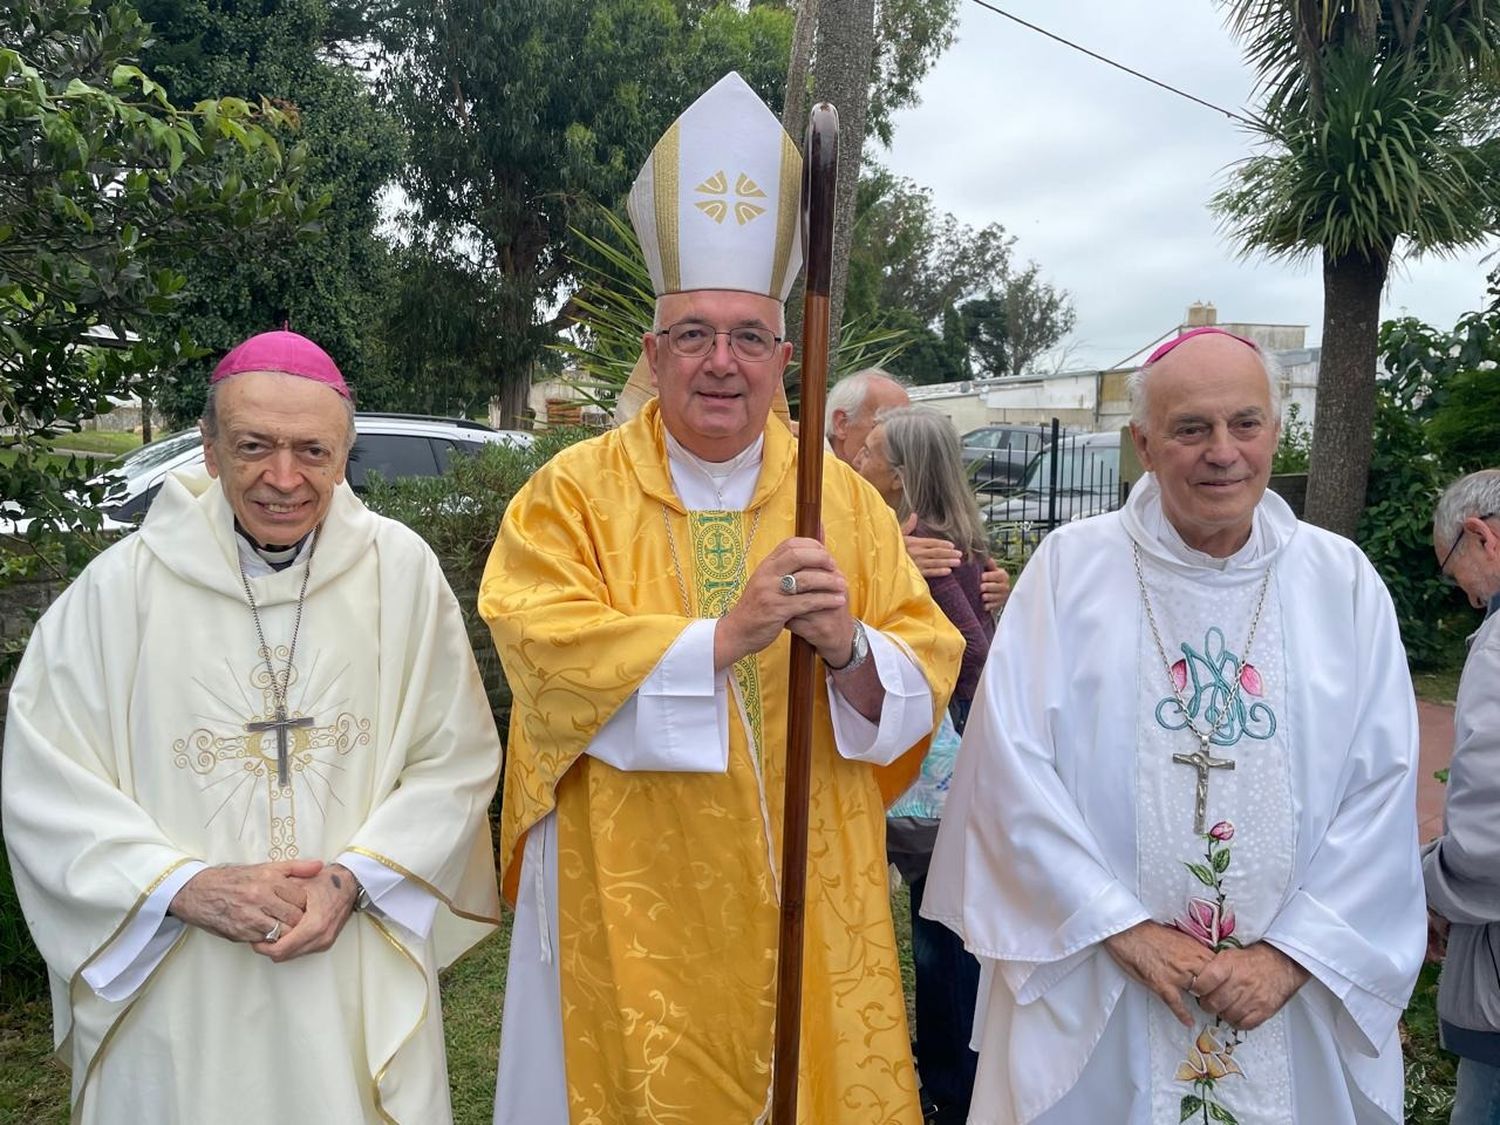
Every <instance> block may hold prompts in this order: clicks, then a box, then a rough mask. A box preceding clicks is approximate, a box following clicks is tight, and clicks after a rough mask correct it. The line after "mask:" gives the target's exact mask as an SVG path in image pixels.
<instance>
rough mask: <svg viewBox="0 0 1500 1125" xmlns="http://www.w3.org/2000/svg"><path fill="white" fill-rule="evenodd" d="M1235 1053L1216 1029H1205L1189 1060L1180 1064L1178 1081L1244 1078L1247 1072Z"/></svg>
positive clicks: (1200, 1033) (1195, 1042) (1200, 1034)
mask: <svg viewBox="0 0 1500 1125" xmlns="http://www.w3.org/2000/svg"><path fill="white" fill-rule="evenodd" d="M1233 1052H1234V1046H1233V1044H1224V1043H1220V1042H1219V1039H1218V1037H1217V1036H1216V1035H1215V1034H1214V1029H1213V1028H1211V1027H1205V1028H1204V1029H1203V1030H1202V1031H1200V1032H1199V1033H1198V1038H1197V1039H1196V1040H1195V1041H1194V1043H1193V1045H1192V1046H1191V1047H1189V1048H1188V1054H1187V1059H1186V1060H1184V1061H1183V1062H1181V1063H1178V1065H1177V1081H1179V1082H1202V1081H1203V1080H1204V1079H1209V1080H1211V1081H1215V1082H1216V1081H1218V1080H1219V1079H1220V1078H1223V1077H1225V1076H1226V1075H1230V1074H1238V1075H1240V1076H1241V1077H1243V1076H1244V1073H1245V1072H1244V1071H1243V1070H1241V1069H1240V1064H1239V1063H1237V1062H1235V1061H1234V1057H1233ZM1216 1116H1217V1115H1216ZM1219 1120H1223V1119H1222V1118H1220V1119H1219Z"/></svg>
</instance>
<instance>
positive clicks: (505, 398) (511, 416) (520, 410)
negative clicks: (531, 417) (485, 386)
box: [495, 366, 531, 430]
mask: <svg viewBox="0 0 1500 1125" xmlns="http://www.w3.org/2000/svg"><path fill="white" fill-rule="evenodd" d="M526 370H527V371H530V367H529V366H528V367H527V368H526ZM499 383H500V389H499V391H498V393H497V394H496V395H495V398H496V399H497V400H498V402H499V404H500V428H501V429H502V430H529V429H531V424H530V423H529V422H528V421H527V420H526V400H527V398H528V397H530V395H531V376H530V375H529V374H528V375H521V376H518V377H514V378H510V379H504V378H502V379H501V380H499Z"/></svg>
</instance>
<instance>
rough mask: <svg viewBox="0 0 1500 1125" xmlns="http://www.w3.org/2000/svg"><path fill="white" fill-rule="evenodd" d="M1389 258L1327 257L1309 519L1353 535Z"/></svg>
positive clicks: (1366, 465)
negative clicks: (1382, 298)
mask: <svg viewBox="0 0 1500 1125" xmlns="http://www.w3.org/2000/svg"><path fill="white" fill-rule="evenodd" d="M1389 261H1390V259H1389V256H1387V255H1382V256H1380V257H1377V258H1375V259H1373V260H1372V259H1370V258H1367V257H1365V256H1364V255H1363V254H1358V253H1353V254H1347V255H1345V256H1343V257H1341V258H1329V257H1328V256H1327V255H1326V254H1325V255H1324V258H1323V354H1322V359H1321V362H1320V364H1319V367H1318V397H1317V410H1316V414H1315V416H1314V418H1313V446H1312V461H1311V465H1310V466H1309V472H1308V478H1307V509H1306V513H1305V518H1306V519H1307V521H1308V522H1309V523H1315V524H1317V525H1319V526H1320V527H1326V528H1327V529H1328V530H1329V531H1336V532H1338V533H1339V534H1340V535H1344V536H1347V537H1349V538H1350V539H1352V538H1354V532H1355V529H1356V528H1357V527H1358V526H1359V517H1360V514H1361V513H1362V512H1363V511H1364V507H1365V485H1366V484H1367V483H1368V478H1369V475H1370V453H1371V450H1372V448H1373V445H1374V429H1375V371H1376V350H1377V344H1378V340H1379V335H1380V293H1381V290H1382V289H1383V288H1384V287H1385V275H1386V270H1387V268H1388V265H1389Z"/></svg>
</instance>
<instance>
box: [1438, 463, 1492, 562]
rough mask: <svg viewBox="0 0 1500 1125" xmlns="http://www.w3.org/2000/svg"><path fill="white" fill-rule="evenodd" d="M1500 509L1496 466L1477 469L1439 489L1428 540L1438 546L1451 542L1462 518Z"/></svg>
mask: <svg viewBox="0 0 1500 1125" xmlns="http://www.w3.org/2000/svg"><path fill="white" fill-rule="evenodd" d="M1497 513H1500V469H1480V470H1479V471H1478V472H1477V473H1470V474H1469V475H1468V476H1466V477H1460V478H1459V479H1458V480H1456V481H1454V482H1453V483H1452V484H1450V485H1449V486H1448V487H1447V488H1446V489H1444V490H1443V495H1442V496H1441V498H1439V500H1438V502H1437V507H1436V508H1434V509H1433V512H1432V542H1433V545H1434V546H1436V547H1437V548H1438V550H1440V551H1441V550H1447V549H1448V548H1449V547H1451V546H1453V544H1454V542H1455V541H1456V540H1457V539H1458V537H1459V535H1460V534H1462V532H1463V526H1464V521H1465V520H1467V519H1470V518H1472V517H1474V516H1493V515H1496V514H1497Z"/></svg>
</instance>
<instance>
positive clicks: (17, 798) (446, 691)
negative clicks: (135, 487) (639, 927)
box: [0, 332, 500, 1125]
mask: <svg viewBox="0 0 1500 1125" xmlns="http://www.w3.org/2000/svg"><path fill="white" fill-rule="evenodd" d="M200 428H201V429H202V432H203V445H204V461H205V466H204V468H206V470H207V471H206V473H205V472H204V471H203V470H202V469H199V470H195V471H192V470H190V471H180V472H178V473H176V474H174V475H172V476H171V477H169V478H168V480H167V481H166V483H165V484H164V485H163V487H162V489H161V492H160V494H159V495H158V496H157V498H156V500H155V502H154V503H153V504H152V507H151V510H150V512H149V513H148V515H147V516H146V520H145V522H144V524H143V525H142V527H141V529H140V530H139V531H138V532H136V533H135V534H132V535H129V536H126V537H125V538H124V539H123V540H121V541H120V542H119V543H117V544H115V545H114V546H113V547H111V548H110V549H109V550H107V551H105V552H104V553H103V554H102V555H100V556H99V557H98V558H97V559H96V560H95V561H94V562H93V563H92V564H91V565H90V566H89V567H88V568H87V569H86V570H85V571H84V572H83V574H82V575H81V576H79V578H78V579H77V581H75V582H74V583H73V585H72V586H70V587H69V588H68V590H67V591H66V592H65V593H64V594H63V595H62V597H61V598H59V599H58V601H57V602H56V604H54V605H53V606H52V608H51V609H50V610H49V611H48V612H47V614H46V615H45V616H44V617H43V618H42V619H41V621H40V622H39V623H38V624H37V627H36V630H35V632H34V633H33V634H32V636H31V641H30V644H29V645H28V646H27V649H26V655H25V658H24V659H23V660H22V662H21V667H20V671H19V672H18V673H17V676H16V679H15V683H14V686H13V687H12V689H11V693H10V712H9V715H8V718H7V722H6V730H5V753H4V758H3V771H4V772H3V781H0V800H3V810H4V829H5V842H6V845H7V847H8V849H9V852H10V861H11V870H12V873H13V875H14V878H15V885H16V892H17V894H18V896H19V897H20V900H21V905H22V908H23V910H24V912H25V916H26V920H27V924H28V925H29V926H30V928H31V934H32V937H33V939H34V940H35V942H36V944H37V947H38V948H39V949H40V950H41V952H42V955H43V957H45V959H46V961H47V965H48V969H49V971H50V974H51V977H52V984H53V988H52V997H53V1005H54V1007H53V1014H54V1021H55V1025H56V1036H57V1042H58V1044H59V1051H60V1052H61V1054H62V1055H63V1057H64V1058H65V1059H66V1060H67V1061H68V1062H69V1063H70V1064H71V1067H72V1073H73V1086H72V1100H73V1118H72V1119H73V1121H74V1122H80V1123H84V1125H94V1123H119V1125H127V1123H128V1125H137V1123H139V1122H144V1121H152V1122H163V1123H187V1122H205V1121H212V1122H214V1123H215V1125H231V1123H241V1122H243V1123H246V1125H266V1123H268V1122H297V1121H307V1122H311V1121H318V1122H362V1121H398V1122H413V1123H416V1122H420V1123H422V1125H427V1123H437V1125H443V1123H445V1122H448V1121H450V1120H451V1113H450V1110H449V1098H448V1081H447V1072H446V1068H445V1066H444V1060H443V1034H442V1026H441V1008H440V1006H439V1003H438V990H437V972H438V970H439V968H441V967H442V966H443V965H444V964H446V963H447V962H449V961H451V960H452V959H453V958H454V957H455V956H457V955H458V954H459V953H461V952H462V951H463V950H465V949H466V948H468V947H469V946H471V945H472V944H473V943H474V942H475V941H477V940H478V939H479V938H481V937H482V936H484V935H485V934H486V933H488V932H489V931H490V930H491V929H492V928H493V927H494V925H495V922H496V920H497V916H498V904H497V899H496V887H495V876H494V860H493V853H492V851H491V844H490V833H489V825H488V820H487V818H486V815H485V814H486V810H487V808H488V806H489V802H490V797H491V795H492V794H493V792H494V789H495V783H496V778H497V776H498V771H499V765H500V746H499V741H498V739H497V737H496V732H495V725H494V720H493V717H492V715H491V712H490V709H489V705H488V703H487V701H486V698H485V692H484V688H483V685H482V683H481V681H480V678H479V673H478V671H477V669H476V667H475V664H474V657H473V654H472V652H471V650H470V648H469V643H468V639H467V634H466V632H465V629H464V625H463V622H462V619H461V618H460V615H459V610H458V605H457V603H456V602H455V601H454V598H453V594H452V592H451V591H450V590H449V588H448V585H447V583H446V582H445V581H444V579H443V576H442V572H441V571H440V570H439V568H438V564H437V560H436V558H435V557H434V556H433V554H432V552H431V551H430V550H429V549H428V548H427V546H426V544H424V543H423V542H422V540H421V539H419V538H418V537H417V536H416V535H415V534H414V533H413V532H411V531H409V530H408V529H407V528H405V527H403V526H402V525H400V524H397V523H394V522H392V521H391V520H387V519H384V518H382V517H380V516H377V515H375V514H373V513H372V512H370V511H369V510H367V509H366V508H365V506H364V505H363V504H362V503H361V502H360V500H359V499H358V498H357V497H356V496H355V495H354V493H353V492H351V491H350V489H349V486H348V484H347V483H345V480H344V470H345V465H346V463H347V460H348V457H349V453H350V449H351V448H352V446H353V444H354V436H355V435H354V407H353V397H352V395H351V393H350V390H349V387H348V384H347V383H346V382H345V380H344V377H343V375H342V374H341V373H340V371H339V368H338V365H337V364H336V363H335V362H334V360H333V359H332V357H330V356H329V355H328V354H327V353H326V352H325V351H324V350H323V349H322V348H320V347H319V346H318V345H317V344H315V343H314V342H313V341H311V340H309V339H307V338H306V337H304V336H299V335H297V334H296V333H292V332H267V333H264V334H262V335H259V336H255V337H253V338H251V339H249V340H247V341H245V342H244V343H242V344H240V345H239V346H238V347H236V348H234V349H233V350H232V351H230V352H229V353H228V354H227V355H226V356H225V357H224V359H223V361H222V362H221V363H220V364H219V365H218V367H217V368H216V369H215V371H214V373H213V378H212V381H211V384H210V387H209V391H208V399H207V405H206V407H205V409H204V413H203V418H202V421H201V423H200Z"/></svg>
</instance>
